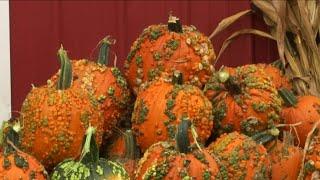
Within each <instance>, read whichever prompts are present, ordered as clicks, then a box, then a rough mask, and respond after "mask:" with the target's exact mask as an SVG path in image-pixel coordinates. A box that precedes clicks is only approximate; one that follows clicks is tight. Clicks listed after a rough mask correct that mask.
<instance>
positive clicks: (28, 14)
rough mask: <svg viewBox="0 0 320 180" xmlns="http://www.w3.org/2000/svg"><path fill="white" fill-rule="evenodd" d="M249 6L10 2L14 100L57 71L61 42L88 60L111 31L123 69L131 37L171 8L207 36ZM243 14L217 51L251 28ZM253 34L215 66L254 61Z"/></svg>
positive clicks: (16, 104)
mask: <svg viewBox="0 0 320 180" xmlns="http://www.w3.org/2000/svg"><path fill="white" fill-rule="evenodd" d="M248 8H250V2H249V1H243V0H232V1H221V0H218V1H152V2H151V1H81V0H79V1H45V2H40V1H10V19H11V20H10V28H11V31H10V32H11V35H12V37H11V56H12V61H11V65H12V89H13V90H12V93H13V98H12V103H13V110H18V111H19V110H20V107H21V104H22V102H23V100H24V98H25V96H26V95H27V93H28V92H29V90H30V88H31V83H34V84H35V85H36V86H39V85H41V84H44V83H45V82H46V80H47V79H48V78H49V77H50V76H51V75H52V74H53V73H54V72H56V71H57V70H58V66H59V63H58V61H57V57H56V51H57V49H58V48H59V46H60V44H61V43H63V45H64V47H65V48H66V49H67V50H68V52H69V55H70V57H71V58H72V59H79V58H89V57H90V54H91V52H92V50H93V49H94V47H95V46H96V44H97V42H98V41H99V40H100V39H102V38H103V37H104V36H105V35H107V34H110V35H112V36H113V37H114V38H116V39H117V44H116V45H115V46H114V47H113V49H112V50H113V51H114V52H115V53H116V54H117V57H118V65H119V66H120V67H121V66H122V65H123V61H124V59H125V57H126V56H127V53H128V52H129V49H130V46H131V44H132V43H133V41H134V40H135V39H136V38H137V37H138V35H139V34H140V33H141V32H142V30H143V29H144V28H146V27H147V26H148V25H151V24H158V23H166V22H167V18H168V14H169V12H170V11H172V12H173V14H174V15H177V16H179V17H180V18H181V20H182V23H183V24H193V25H195V26H196V27H197V28H198V29H199V30H200V31H202V32H203V33H204V34H207V35H209V34H210V33H211V32H212V30H213V29H214V28H215V27H216V26H217V24H218V22H219V21H220V20H221V19H222V18H224V17H227V16H230V15H232V14H234V13H236V12H238V11H241V10H244V9H248ZM251 20H252V19H251V18H250V17H244V18H243V19H241V20H240V21H239V22H238V23H237V24H235V25H233V26H232V27H230V28H229V29H228V30H227V31H226V32H224V33H221V34H219V35H218V36H217V37H216V38H214V39H213V44H214V47H215V49H216V51H218V50H219V49H220V46H221V43H222V41H223V40H224V39H225V38H226V37H227V36H228V35H230V33H231V32H232V31H234V30H236V29H239V28H244V27H246V28H247V27H251V26H252V21H251ZM252 54H253V45H252V37H250V36H246V37H241V38H240V39H238V40H237V41H236V42H235V43H234V44H233V45H231V46H230V48H228V49H227V50H226V52H225V53H224V55H223V56H222V57H221V59H220V61H219V63H218V65H221V64H225V65H229V66H235V65H240V64H245V63H251V62H253V57H252Z"/></svg>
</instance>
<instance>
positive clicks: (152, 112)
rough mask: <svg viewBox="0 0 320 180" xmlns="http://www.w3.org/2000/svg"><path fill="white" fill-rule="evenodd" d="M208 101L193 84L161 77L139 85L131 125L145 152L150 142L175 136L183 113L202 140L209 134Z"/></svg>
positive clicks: (209, 109) (209, 114) (210, 115)
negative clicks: (183, 83) (139, 88)
mask: <svg viewBox="0 0 320 180" xmlns="http://www.w3.org/2000/svg"><path fill="white" fill-rule="evenodd" d="M211 109H212V106H211V103H210V101H209V100H208V99H207V98H206V97H205V96H204V94H203V93H202V91H201V90H200V89H198V88H197V87H195V86H192V85H173V84H171V83H169V82H165V80H163V79H160V80H157V81H153V82H151V83H149V84H148V85H147V86H146V87H145V88H142V90H141V91H140V93H139V94H138V96H137V100H136V103H135V107H134V111H133V114H132V120H131V121H132V128H133V130H134V131H135V132H136V137H137V143H138V145H139V147H140V148H141V151H142V152H144V151H145V150H146V149H147V148H148V147H149V146H151V145H152V144H154V143H156V142H158V141H165V140H167V139H174V137H175V133H176V127H177V125H178V124H179V123H180V119H181V118H182V117H183V116H187V117H189V119H191V121H192V123H193V125H194V126H195V128H196V130H197V133H198V135H199V137H198V138H199V139H198V140H199V141H200V142H201V143H204V142H205V141H206V140H207V139H208V137H209V136H210V134H211V130H212V128H213V120H212V113H211Z"/></svg>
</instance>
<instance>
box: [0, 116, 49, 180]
mask: <svg viewBox="0 0 320 180" xmlns="http://www.w3.org/2000/svg"><path fill="white" fill-rule="evenodd" d="M3 123H5V122H3ZM3 130H5V131H2V133H3V134H2V135H3V147H2V148H3V151H2V152H1V154H0V163H1V165H0V178H1V179H3V180H10V179H30V180H46V179H47V178H48V174H47V172H46V170H45V169H44V167H43V166H42V165H41V164H40V162H39V161H37V159H36V158H34V157H32V156H31V155H29V154H27V153H24V152H22V151H20V150H19V149H18V148H19V145H20V144H19V131H20V124H19V123H15V124H14V125H9V126H7V127H6V129H3Z"/></svg>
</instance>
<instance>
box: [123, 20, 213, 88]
mask: <svg viewBox="0 0 320 180" xmlns="http://www.w3.org/2000/svg"><path fill="white" fill-rule="evenodd" d="M215 57H216V56H215V53H214V50H213V46H212V44H211V42H210V40H209V39H208V37H206V36H205V35H203V34H202V33H200V32H199V31H198V30H196V28H195V27H194V26H182V25H181V24H180V21H179V19H178V18H176V17H173V16H170V17H169V21H168V25H163V24H160V25H151V26H149V27H148V28H146V29H145V30H144V31H143V33H142V34H141V35H140V37H139V38H138V39H137V40H136V41H135V42H134V43H133V45H132V47H131V51H130V53H129V55H128V57H127V59H126V62H125V66H124V67H125V70H126V72H125V75H126V77H127V79H128V83H129V85H130V87H131V88H132V89H133V90H134V92H135V93H137V90H138V87H139V86H140V85H141V84H142V83H144V82H146V81H147V80H153V79H154V78H155V77H157V76H159V75H160V74H161V72H164V71H165V72H169V73H170V74H171V73H172V72H173V71H175V70H179V71H181V72H182V73H183V79H184V81H185V82H189V83H191V84H193V85H196V86H199V87H201V86H203V85H204V83H205V82H206V81H207V80H208V78H209V75H210V74H211V73H212V71H213V66H212V65H211V64H212V63H213V62H214V60H215Z"/></svg>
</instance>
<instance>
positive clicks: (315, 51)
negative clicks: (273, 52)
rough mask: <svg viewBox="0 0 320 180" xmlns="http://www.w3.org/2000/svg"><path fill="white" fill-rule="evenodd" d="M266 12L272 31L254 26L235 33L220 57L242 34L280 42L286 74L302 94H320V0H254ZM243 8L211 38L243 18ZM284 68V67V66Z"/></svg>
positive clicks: (229, 18)
mask: <svg viewBox="0 0 320 180" xmlns="http://www.w3.org/2000/svg"><path fill="white" fill-rule="evenodd" d="M251 2H252V3H253V4H254V5H255V7H257V8H258V9H260V10H261V11H262V13H263V17H264V21H265V23H266V24H267V25H268V26H269V27H270V34H269V33H266V32H262V31H259V30H255V29H246V30H240V31H237V32H235V33H233V34H232V35H231V36H230V37H229V38H228V39H227V40H226V41H225V42H224V43H223V45H222V48H221V50H220V52H219V55H218V57H219V56H220V55H221V53H222V52H223V51H224V50H225V49H226V47H227V46H228V45H229V44H230V43H231V42H232V41H233V40H234V39H235V38H236V37H237V36H239V35H242V34H256V35H262V36H264V37H267V38H270V39H273V40H275V41H277V45H278V52H279V56H280V59H281V61H282V63H283V64H284V65H288V66H287V68H286V69H285V70H286V74H287V75H288V76H289V78H290V79H292V81H293V85H294V89H295V91H296V92H297V93H298V94H300V95H303V94H313V95H316V96H320V43H319V41H320V40H319V39H320V38H319V36H320V0H287V1H284V0H251ZM249 12H250V11H248V10H246V11H242V12H239V13H237V14H235V15H233V16H231V17H228V18H226V19H224V20H222V21H221V23H219V25H218V27H217V28H216V30H215V31H214V32H213V33H212V34H211V35H210V38H212V37H213V36H215V35H216V34H218V33H219V32H220V31H221V30H223V29H225V28H227V27H228V26H229V25H231V24H232V23H233V22H235V21H237V20H238V19H239V18H240V17H242V16H244V15H247V14H249ZM284 67H285V66H284Z"/></svg>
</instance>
